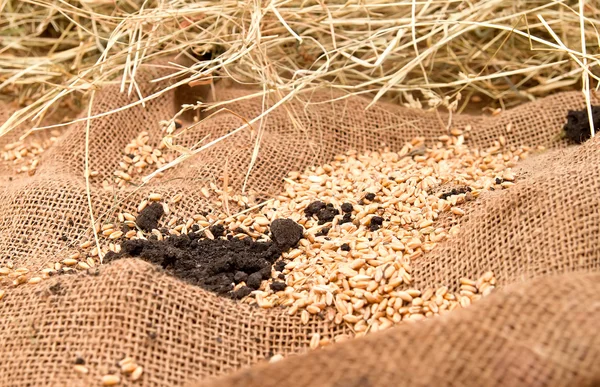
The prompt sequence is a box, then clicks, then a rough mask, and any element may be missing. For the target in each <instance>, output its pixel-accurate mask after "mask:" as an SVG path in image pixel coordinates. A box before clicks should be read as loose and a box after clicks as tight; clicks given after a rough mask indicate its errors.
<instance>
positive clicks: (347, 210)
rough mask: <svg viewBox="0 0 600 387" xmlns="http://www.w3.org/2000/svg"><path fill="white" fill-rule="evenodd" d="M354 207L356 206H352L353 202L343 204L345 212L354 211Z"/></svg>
mask: <svg viewBox="0 0 600 387" xmlns="http://www.w3.org/2000/svg"><path fill="white" fill-rule="evenodd" d="M353 209H354V208H353V207H352V204H350V203H344V204H342V212H344V213H348V212H352V210H353Z"/></svg>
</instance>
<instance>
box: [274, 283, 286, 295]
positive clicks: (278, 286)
mask: <svg viewBox="0 0 600 387" xmlns="http://www.w3.org/2000/svg"><path fill="white" fill-rule="evenodd" d="M285 286H286V285H285V282H279V281H275V282H273V283H272V284H271V290H272V291H274V292H281V291H283V290H285Z"/></svg>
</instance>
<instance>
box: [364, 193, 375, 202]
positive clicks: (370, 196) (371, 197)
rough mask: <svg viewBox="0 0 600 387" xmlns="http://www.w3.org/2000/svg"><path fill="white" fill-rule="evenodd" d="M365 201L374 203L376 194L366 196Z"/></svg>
mask: <svg viewBox="0 0 600 387" xmlns="http://www.w3.org/2000/svg"><path fill="white" fill-rule="evenodd" d="M365 199H367V200H368V201H370V202H372V201H373V200H375V194H374V193H371V192H369V193H368V194H366V195H365Z"/></svg>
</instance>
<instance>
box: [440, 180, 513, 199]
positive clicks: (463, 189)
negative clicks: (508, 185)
mask: <svg viewBox="0 0 600 387" xmlns="http://www.w3.org/2000/svg"><path fill="white" fill-rule="evenodd" d="M501 183H502V182H500V183H498V182H497V181H496V184H501ZM472 190H473V189H472V188H471V187H469V186H466V185H465V186H461V187H456V188H452V190H450V191H448V192H444V193H443V194H441V195H440V199H444V200H446V199H447V198H448V197H450V196H453V195H460V194H466V193H468V192H471V191H472Z"/></svg>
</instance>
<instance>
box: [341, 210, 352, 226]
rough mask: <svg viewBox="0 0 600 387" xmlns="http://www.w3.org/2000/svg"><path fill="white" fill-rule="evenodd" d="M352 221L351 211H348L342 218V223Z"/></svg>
mask: <svg viewBox="0 0 600 387" xmlns="http://www.w3.org/2000/svg"><path fill="white" fill-rule="evenodd" d="M351 222H352V214H351V213H349V212H347V213H345V214H344V216H343V217H342V220H341V221H340V224H344V223H351Z"/></svg>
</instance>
